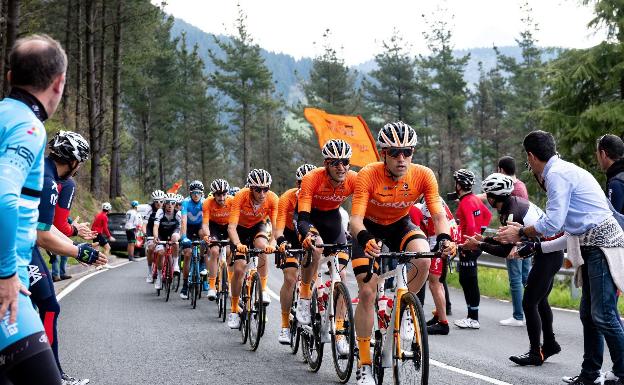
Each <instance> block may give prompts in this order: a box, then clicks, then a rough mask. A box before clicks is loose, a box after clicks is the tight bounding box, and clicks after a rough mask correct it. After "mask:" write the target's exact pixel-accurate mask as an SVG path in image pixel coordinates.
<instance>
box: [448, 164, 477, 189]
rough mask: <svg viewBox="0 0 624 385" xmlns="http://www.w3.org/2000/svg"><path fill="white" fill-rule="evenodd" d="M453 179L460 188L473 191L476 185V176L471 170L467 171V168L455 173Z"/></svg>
mask: <svg viewBox="0 0 624 385" xmlns="http://www.w3.org/2000/svg"><path fill="white" fill-rule="evenodd" d="M453 178H454V179H455V182H457V183H458V184H459V185H460V186H462V187H463V188H465V189H468V190H470V189H472V186H474V183H475V174H474V172H472V171H470V170H466V169H465V168H460V169H459V170H457V171H455V172H454V173H453Z"/></svg>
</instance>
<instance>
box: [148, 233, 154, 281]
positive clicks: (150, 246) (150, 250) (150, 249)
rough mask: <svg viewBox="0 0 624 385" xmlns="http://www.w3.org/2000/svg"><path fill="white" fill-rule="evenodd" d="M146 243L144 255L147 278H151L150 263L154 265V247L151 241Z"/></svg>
mask: <svg viewBox="0 0 624 385" xmlns="http://www.w3.org/2000/svg"><path fill="white" fill-rule="evenodd" d="M146 243H147V253H146V256H147V258H146V259H147V277H148V278H151V276H152V263H154V247H155V244H154V241H153V240H151V241H147V242H146Z"/></svg>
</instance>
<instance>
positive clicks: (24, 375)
mask: <svg viewBox="0 0 624 385" xmlns="http://www.w3.org/2000/svg"><path fill="white" fill-rule="evenodd" d="M6 380H8V381H10V382H6ZM61 383H62V382H61V373H60V372H59V370H58V368H57V367H56V364H55V362H54V355H53V354H52V351H51V350H50V349H47V350H44V351H42V352H40V353H37V354H35V355H33V356H31V357H29V358H27V359H25V360H23V361H21V362H19V363H18V364H16V365H14V366H13V367H11V368H10V369H8V370H7V371H6V372H5V373H4V374H3V375H0V384H12V385H31V384H46V385H57V384H58V385H61Z"/></svg>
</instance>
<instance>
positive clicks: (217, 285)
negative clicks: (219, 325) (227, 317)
mask: <svg viewBox="0 0 624 385" xmlns="http://www.w3.org/2000/svg"><path fill="white" fill-rule="evenodd" d="M215 278H216V279H215V289H216V291H217V296H216V298H215V302H216V305H217V318H221V266H218V267H217V275H216V277H215Z"/></svg>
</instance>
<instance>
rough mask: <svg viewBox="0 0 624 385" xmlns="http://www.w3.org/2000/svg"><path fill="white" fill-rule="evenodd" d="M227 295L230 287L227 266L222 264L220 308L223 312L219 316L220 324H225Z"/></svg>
mask: <svg viewBox="0 0 624 385" xmlns="http://www.w3.org/2000/svg"><path fill="white" fill-rule="evenodd" d="M229 294H230V285H229V283H228V276H227V266H226V265H225V264H224V265H223V266H222V267H221V306H223V312H222V314H221V317H222V318H221V321H222V322H225V317H226V313H227V304H228V297H229Z"/></svg>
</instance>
